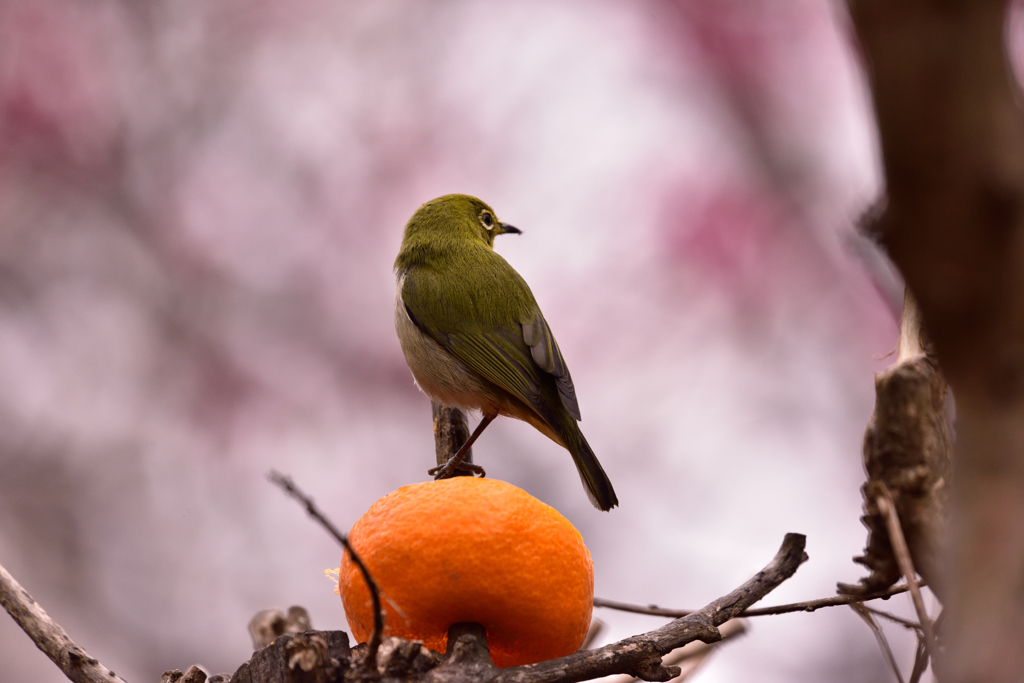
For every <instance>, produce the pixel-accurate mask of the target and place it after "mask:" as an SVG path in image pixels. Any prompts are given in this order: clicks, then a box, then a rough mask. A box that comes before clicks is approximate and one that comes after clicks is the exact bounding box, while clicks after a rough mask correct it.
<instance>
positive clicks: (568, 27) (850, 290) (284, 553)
mask: <svg viewBox="0 0 1024 683" xmlns="http://www.w3.org/2000/svg"><path fill="white" fill-rule="evenodd" d="M874 135H875V134H874V129H873V124H872V122H871V117H870V112H869V102H868V98H867V94H866V83H865V80H864V75H863V71H862V68H861V65H860V63H859V61H858V58H857V56H856V51H855V48H854V46H853V41H852V40H851V35H850V30H849V26H848V21H847V19H846V17H845V14H844V9H843V7H842V5H838V4H835V3H832V2H827V1H824V0H788V1H786V2H782V1H774V2H773V1H766V2H761V3H748V2H742V1H740V0H733V1H722V2H714V3H688V2H678V3H674V4H673V3H661V2H655V1H653V0H651V1H649V2H627V1H626V0H617V1H616V0H602V1H600V2H583V1H582V0H575V1H573V0H559V1H557V2H541V1H540V0H533V1H529V2H519V3H514V4H512V3H502V4H498V3H486V2H482V1H473V2H468V1H450V2H438V3H420V2H415V1H413V0H386V1H378V2H373V3H359V2H339V1H334V2H324V1H322V0H305V1H303V2H283V1H281V0H263V1H261V2H241V1H239V0H231V1H228V2H219V3H206V2H199V1H198V0H179V1H178V2H166V1H163V2H148V3H138V2H128V1H126V0H98V1H96V2H92V3H87V4H83V3H78V2H72V1H71V0H45V1H41V0H6V1H5V2H4V3H2V4H0V563H2V564H3V565H5V566H6V567H7V568H8V570H9V571H11V572H12V573H13V574H14V575H15V577H16V578H18V579H19V580H20V581H21V583H22V584H23V585H24V586H25V587H26V588H27V589H28V590H29V591H30V592H31V593H32V594H33V595H34V597H35V598H36V599H37V600H39V602H40V603H41V604H42V605H43V606H44V607H45V608H46V609H47V610H48V611H49V612H50V614H51V615H52V616H53V617H54V618H55V619H56V620H57V621H58V622H60V623H61V624H62V625H63V626H64V627H65V628H66V629H67V630H68V631H69V633H70V635H71V636H72V638H74V639H75V640H77V642H78V643H79V644H81V645H82V646H84V647H85V648H86V649H87V650H89V652H90V653H91V654H93V655H94V656H96V657H98V658H99V659H100V660H101V661H103V662H104V664H106V665H107V666H109V667H111V668H112V669H113V670H114V671H116V672H117V673H118V674H119V675H121V676H123V677H125V678H126V679H128V680H130V681H156V680H159V677H160V674H161V672H163V671H164V670H167V669H172V668H181V669H185V668H187V667H188V666H189V665H190V664H193V663H200V664H202V665H203V666H204V667H206V668H207V669H208V670H209V671H210V672H211V673H216V672H233V671H234V669H235V668H236V667H237V666H238V665H239V664H240V663H241V662H243V661H244V660H246V659H247V658H248V657H249V655H250V654H251V645H250V642H249V637H248V634H247V632H246V624H247V622H248V620H249V618H250V617H251V616H252V615H253V614H254V613H255V612H256V611H258V610H260V609H263V608H267V607H275V606H276V607H281V608H284V607H287V606H288V605H291V604H301V605H304V606H305V607H307V608H308V609H309V611H310V613H311V616H312V620H313V625H314V627H316V628H321V629H333V628H341V629H346V630H347V626H346V624H345V620H344V614H343V612H342V609H341V605H340V601H339V599H338V598H337V597H336V596H335V595H334V594H333V592H332V586H331V585H330V584H329V582H328V581H327V580H326V579H325V578H324V575H323V570H324V569H325V568H328V567H332V566H336V565H337V564H338V561H339V557H340V554H339V550H338V549H337V548H336V547H335V545H334V544H333V542H332V541H331V540H330V539H329V538H328V537H327V536H326V535H325V534H324V533H323V532H322V531H321V530H320V529H318V528H317V527H316V526H314V524H313V523H312V522H311V521H309V520H308V519H307V518H306V517H305V515H304V514H303V512H302V510H301V509H300V508H299V507H298V506H296V505H295V504H294V503H293V502H291V501H289V500H287V499H286V498H285V497H284V496H283V495H282V494H281V493H280V492H279V491H277V490H276V489H274V488H273V487H272V486H271V485H270V484H269V483H267V482H266V480H265V478H264V477H265V474H266V473H267V471H268V470H269V469H271V468H276V469H279V470H281V471H283V472H286V473H289V474H291V475H292V476H293V477H294V478H295V479H296V481H297V482H298V483H299V484H300V485H301V486H303V487H304V488H306V489H307V490H308V491H309V492H310V493H311V494H312V495H313V496H314V497H315V498H316V499H317V501H318V502H319V503H320V504H321V505H322V506H323V507H324V509H325V510H326V511H327V512H328V513H329V514H330V515H331V516H332V517H333V519H334V520H335V521H336V522H337V523H338V524H339V526H342V527H346V528H347V527H348V526H349V525H351V523H352V522H353V521H355V520H356V519H357V518H358V517H359V516H360V515H361V514H362V513H363V512H364V511H365V510H366V508H367V507H369V505H370V504H371V503H372V502H373V501H375V500H376V499H377V498H379V497H381V496H383V495H384V494H386V493H387V492H389V491H391V490H393V489H394V488H397V487H398V486H401V485H403V484H407V483H412V482H416V481H423V480H425V479H426V478H427V475H426V469H427V468H428V467H430V466H431V465H432V464H433V442H432V434H431V422H430V405H429V401H428V400H427V398H426V397H425V396H423V395H422V394H420V393H419V392H418V390H417V389H416V388H415V386H414V385H413V383H412V379H411V376H410V374H409V371H408V369H407V368H406V366H405V362H404V360H403V358H402V355H401V351H400V349H399V346H398V343H397V339H396V338H395V334H394V330H393V326H392V301H393V287H394V282H393V274H392V271H391V264H392V262H393V260H394V256H395V254H396V253H397V250H398V245H399V241H400V238H401V229H402V226H403V225H404V223H405V221H406V220H407V219H408V218H409V216H411V215H412V213H413V211H415V209H416V208H417V206H419V205H420V204H421V203H423V202H424V201H426V200H428V199H431V198H433V197H435V196H437V195H441V194H446V193H450V192H462V193H469V194H475V195H478V196H480V197H481V198H483V199H484V200H485V201H487V202H489V203H490V204H491V205H492V206H493V207H495V209H496V210H497V212H498V214H499V216H500V217H501V219H502V220H505V221H508V222H511V223H513V224H515V225H516V226H519V227H520V228H522V229H523V231H524V234H523V235H522V236H520V237H504V238H501V239H500V240H499V242H498V244H497V250H498V251H499V252H500V253H501V254H502V255H504V256H505V257H506V258H507V259H508V260H509V262H510V263H512V265H513V266H514V267H515V268H517V269H518V270H519V272H520V273H521V274H522V275H523V276H524V277H525V279H526V280H527V281H528V282H529V283H530V284H531V287H532V288H533V291H534V293H535V295H536V296H537V299H538V301H539V302H540V304H541V306H542V307H543V309H544V311H545V314H546V316H547V318H548V320H549V322H550V323H551V326H552V328H553V330H554V331H555V334H556V335H557V337H558V340H559V343H560V345H561V348H562V350H563V353H564V354H565V356H566V358H567V360H568V362H569V365H570V367H571V369H572V373H573V378H574V379H575V381H576V385H577V390H578V393H579V397H580V405H581V408H582V412H583V417H584V420H583V422H582V424H581V427H582V428H583V430H584V432H585V433H586V435H587V438H588V440H589V441H590V443H591V445H592V446H593V448H594V450H595V451H596V452H597V454H598V456H599V457H600V459H601V462H602V463H603V464H604V466H605V469H606V470H607V471H608V473H609V475H610V476H611V478H612V481H613V482H614V484H615V487H616V490H617V492H618V494H619V498H620V500H621V507H620V508H618V509H616V510H614V511H613V512H611V513H608V514H606V513H599V512H597V511H595V510H594V509H593V508H592V507H591V506H590V504H589V503H588V502H587V500H586V497H585V496H584V494H583V491H582V490H581V488H580V484H579V480H578V478H577V476H576V474H575V472H574V469H573V466H572V462H571V459H570V458H569V457H568V455H567V454H566V453H565V452H564V451H563V450H561V449H560V448H558V447H557V446H555V445H554V444H552V443H551V442H549V441H548V440H547V439H546V438H545V437H543V436H542V435H540V434H539V433H537V432H536V431H534V430H533V429H531V428H530V427H528V426H526V425H524V424H522V423H518V422H514V421H499V423H497V424H496V425H494V426H492V427H491V428H490V429H489V430H488V431H487V433H486V434H485V436H484V437H483V438H482V439H481V441H480V442H479V444H478V446H477V448H476V449H475V456H476V459H477V461H478V462H480V463H481V464H483V465H484V466H485V467H486V468H487V471H488V474H489V476H492V477H497V478H501V479H505V480H507V481H510V482H512V483H514V484H516V485H518V486H521V487H523V488H525V489H527V490H528V491H530V492H531V493H533V494H534V495H536V496H538V497H539V498H541V499H542V500H544V501H545V502H547V503H550V504H551V505H554V506H555V507H556V508H558V509H559V510H561V511H562V512H563V514H565V515H566V516H568V517H569V518H570V519H571V520H572V521H573V523H575V524H576V525H577V527H578V528H579V529H580V530H581V532H582V533H583V536H584V538H585V540H586V541H587V544H588V546H589V548H590V550H591V553H592V554H593V557H594V561H595V570H596V574H597V593H598V594H599V595H600V596H602V597H605V598H609V599H616V600H624V601H633V602H638V603H643V604H646V603H652V602H654V603H658V604H660V605H664V606H672V607H679V608H692V607H699V606H701V605H703V604H705V603H706V602H708V601H710V600H711V599H713V598H715V597H717V596H719V595H721V594H723V593H725V592H727V591H729V590H731V589H732V588H734V587H735V586H736V585H737V584H738V583H740V582H742V581H744V580H745V579H747V578H748V577H749V576H750V575H751V574H752V573H754V572H755V571H757V570H758V569H759V568H760V567H761V566H762V565H763V564H764V563H765V562H767V561H768V559H770V558H771V556H772V555H773V554H774V552H775V550H776V549H777V547H778V545H779V543H780V542H781V540H782V537H783V535H784V534H785V533H786V532H788V531H797V532H802V533H806V534H807V535H808V552H809V554H810V557H811V560H810V562H809V563H807V564H806V565H804V567H802V568H801V569H800V571H799V572H798V573H797V575H796V577H795V578H794V579H793V580H791V581H790V582H788V583H787V584H785V585H784V586H783V587H782V588H780V589H779V590H778V591H777V592H776V593H774V594H773V595H771V596H770V597H769V598H768V600H767V601H766V602H767V603H769V604H777V603H780V602H788V601H793V600H802V599H811V598H817V597H823V596H827V595H830V594H832V593H833V592H834V586H835V582H836V581H853V580H855V579H857V578H858V577H859V576H861V575H862V574H863V571H862V570H861V568H859V567H856V566H855V565H853V564H852V562H851V560H850V558H851V556H852V555H855V554H857V553H858V552H859V551H860V550H861V548H862V547H863V543H864V539H865V532H864V530H863V528H862V527H861V525H860V523H859V521H858V518H859V515H860V493H859V490H858V488H859V486H860V484H861V482H862V478H863V474H862V466H861V462H860V441H861V437H862V434H863V429H864V426H865V423H866V421H867V419H868V417H869V415H870V412H871V408H872V404H873V382H872V373H873V372H875V371H877V370H879V369H881V368H882V367H884V366H885V365H886V364H887V363H888V361H886V360H881V359H880V357H881V356H882V355H884V354H885V353H887V352H888V351H890V350H891V349H892V348H893V347H894V345H895V338H896V324H895V320H894V316H893V310H895V308H897V307H898V304H899V300H898V297H899V294H898V292H899V291H900V290H899V288H900V285H899V283H898V282H897V280H896V279H895V277H894V276H893V275H892V274H891V272H890V271H888V270H887V266H886V265H885V263H884V261H883V260H880V258H879V257H878V256H877V254H876V253H875V251H874V250H873V248H872V246H871V245H870V244H869V243H867V242H866V241H865V240H863V239H862V238H858V237H857V236H856V234H855V227H856V224H857V221H858V220H859V217H860V216H861V214H862V213H863V212H864V211H865V210H866V209H867V208H868V207H869V206H870V205H871V203H872V202H873V201H874V200H875V199H876V197H877V194H878V192H879V189H880V185H881V181H880V178H879V160H878V152H877V149H876V140H875V137H874ZM890 603H892V604H890V605H887V607H889V608H891V609H894V610H897V611H901V610H903V611H904V612H906V613H909V608H907V605H906V604H905V601H904V600H903V599H902V596H901V597H900V598H896V599H894V600H892V601H890ZM596 615H597V616H598V617H599V618H600V619H602V620H603V621H605V622H606V623H607V624H608V628H607V629H606V630H605V633H604V636H603V638H602V641H603V642H607V641H610V640H612V639H617V638H621V637H625V636H628V635H632V634H633V633H636V632H639V631H642V630H647V629H650V628H653V627H655V626H657V625H659V624H660V623H662V620H658V619H654V618H650V617H640V616H631V615H626V614H619V613H613V612H608V611H606V610H597V611H596ZM890 635H891V637H892V638H893V642H894V647H895V648H896V650H897V656H898V657H900V658H901V663H903V665H904V666H909V662H910V661H911V660H912V658H913V650H912V642H913V641H912V639H911V638H910V637H909V636H905V635H904V634H902V633H900V632H899V631H897V630H890ZM0 662H3V669H4V671H5V672H8V674H9V675H11V676H13V678H11V679H10V680H11V681H12V682H15V683H17V682H20V681H26V682H27V681H38V682H42V683H45V682H48V681H54V682H56V681H63V680H64V678H63V676H62V675H61V674H60V673H59V671H58V670H57V668H56V667H55V666H53V665H52V664H51V663H50V662H49V661H48V660H47V659H46V658H45V656H44V655H42V654H41V653H40V652H38V651H37V650H36V649H35V648H34V646H33V645H32V643H31V642H30V641H29V639H28V638H27V636H25V635H24V634H22V633H21V631H20V630H18V628H17V627H16V626H15V625H14V623H13V621H11V620H10V619H8V618H7V617H6V616H0ZM888 675H889V674H888V673H887V672H886V671H885V668H884V663H883V660H882V658H881V655H880V653H879V651H878V648H877V646H876V644H875V642H874V639H873V637H872V635H871V634H870V632H869V631H868V630H867V629H866V628H865V627H864V625H863V624H862V623H861V622H860V621H859V619H858V618H857V617H856V615H855V614H853V613H852V612H851V611H850V610H848V609H845V608H841V609H840V608H837V609H832V610H825V611H821V612H817V613H814V614H796V615H789V616H780V617H771V618H762V619H760V620H757V621H754V622H753V623H752V624H751V631H750V633H749V634H748V635H747V636H745V637H744V638H743V639H742V640H740V641H737V642H735V643H732V644H730V645H728V646H727V647H726V648H724V649H723V650H722V651H721V652H719V653H718V654H717V655H716V656H715V657H714V659H713V660H712V661H711V662H710V664H709V665H708V666H707V668H706V669H705V670H703V671H702V672H701V674H700V675H699V677H698V678H697V680H699V681H704V682H710V681H738V680H754V679H756V680H758V681H761V682H771V681H792V680H829V681H873V680H879V679H883V678H884V677H886V676H888ZM4 680H5V681H6V680H7V679H6V678H5V679H4Z"/></svg>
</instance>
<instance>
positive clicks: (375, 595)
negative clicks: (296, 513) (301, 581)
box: [267, 470, 384, 673]
mask: <svg viewBox="0 0 1024 683" xmlns="http://www.w3.org/2000/svg"><path fill="white" fill-rule="evenodd" d="M267 478H268V479H270V481H272V482H273V483H275V484H277V485H278V486H280V487H281V489H283V490H284V492H285V493H287V494H288V495H290V496H291V497H292V498H294V499H295V500H297V501H299V502H300V503H302V504H303V505H304V506H305V507H306V512H308V513H309V516H310V517H312V518H313V519H315V520H316V521H317V522H319V523H320V526H322V527H323V528H324V529H326V530H327V533H329V534H330V535H331V536H334V538H335V539H336V540H337V541H338V543H340V544H341V545H342V547H343V548H345V550H346V551H347V552H348V555H349V557H351V558H352V561H353V562H355V564H356V566H357V567H358V568H359V571H360V573H362V575H363V580H364V581H366V587H367V588H368V589H369V590H370V599H371V600H372V601H373V633H372V634H370V639H369V640H368V641H367V642H366V659H365V660H364V663H365V665H366V668H367V670H368V671H372V672H373V673H376V671H377V650H378V649H379V648H380V640H381V634H382V633H383V631H384V612H383V611H382V610H381V607H380V589H378V588H377V582H376V581H374V580H373V577H372V576H370V572H369V570H368V569H367V568H366V565H365V564H363V560H362V558H360V557H359V554H358V553H356V551H355V549H354V548H353V547H352V545H351V544H350V543H349V542H348V536H346V535H345V534H343V533H341V532H340V531H338V528H337V527H335V526H334V524H333V523H332V522H331V520H329V519H327V517H326V516H324V514H323V513H322V512H320V509H319V508H318V507H317V506H316V503H314V502H313V499H312V498H310V497H309V496H307V495H306V494H305V493H303V492H302V491H300V490H299V489H298V487H296V486H295V482H293V481H292V479H291V477H287V476H285V475H283V474H281V473H280V472H277V471H275V470H271V471H270V474H268V475H267Z"/></svg>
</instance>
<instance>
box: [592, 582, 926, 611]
mask: <svg viewBox="0 0 1024 683" xmlns="http://www.w3.org/2000/svg"><path fill="white" fill-rule="evenodd" d="M907 590H908V588H907V586H893V587H892V588H890V589H888V590H885V591H882V592H880V593H872V594H869V595H836V596H833V597H831V598H820V599H818V600H808V601H806V602H794V603H790V604H788V605H775V606H774V607H759V608H757V609H748V610H746V611H744V612H743V613H742V614H740V615H739V616H740V617H743V618H746V617H761V616H766V615H770V614H788V613H790V612H813V611H815V610H818V609H821V608H822V607H836V606H838V605H849V604H852V603H858V602H867V601H868V600H888V599H889V598H891V597H892V596H894V595H899V594H900V593H905V592H906V591H907ZM594 607H607V608H608V609H616V610H619V611H621V612H633V613H634V614H650V615H651V616H656V617H672V618H679V617H685V616H687V615H689V614H692V610H676V609H665V608H662V607H658V606H656V605H648V606H647V607H644V606H642V605H631V604H629V603H625V602H616V601H615V600H605V599H604V598H594Z"/></svg>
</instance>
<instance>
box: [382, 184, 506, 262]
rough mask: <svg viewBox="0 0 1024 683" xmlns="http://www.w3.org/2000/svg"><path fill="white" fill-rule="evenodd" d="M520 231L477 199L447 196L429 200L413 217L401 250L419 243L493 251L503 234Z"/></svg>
mask: <svg viewBox="0 0 1024 683" xmlns="http://www.w3.org/2000/svg"><path fill="white" fill-rule="evenodd" d="M521 232H522V231H521V230H520V229H519V228H517V227H515V226H513V225H509V224H508V223H502V222H501V221H499V220H498V217H497V216H496V215H495V213H494V209H492V208H491V207H489V206H488V205H487V204H485V203H484V202H482V201H480V200H479V199H477V198H476V197H471V196H469V195H465V194H448V195H445V196H443V197H438V198H437V199H432V200H430V201H429V202H427V203H426V204H424V205H423V206H421V207H420V208H419V209H417V211H416V213H415V214H413V216H412V218H410V219H409V222H408V223H407V224H406V226H405V235H404V237H403V239H402V247H403V249H405V248H406V247H408V246H412V245H414V244H415V243H418V242H424V241H425V242H427V243H450V242H460V241H469V242H482V243H484V244H486V245H487V246H488V247H491V248H493V247H494V238H495V237H497V236H498V235H503V234H505V233H512V234H520V233H521Z"/></svg>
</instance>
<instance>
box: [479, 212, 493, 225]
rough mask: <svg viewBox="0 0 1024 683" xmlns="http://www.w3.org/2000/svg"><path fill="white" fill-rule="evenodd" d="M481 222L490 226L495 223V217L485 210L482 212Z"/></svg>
mask: <svg viewBox="0 0 1024 683" xmlns="http://www.w3.org/2000/svg"><path fill="white" fill-rule="evenodd" d="M480 222H481V223H483V224H484V225H485V226H487V227H488V228H489V227H491V226H492V225H494V217H493V216H491V214H489V213H487V212H486V211H484V212H483V213H482V214H480Z"/></svg>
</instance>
